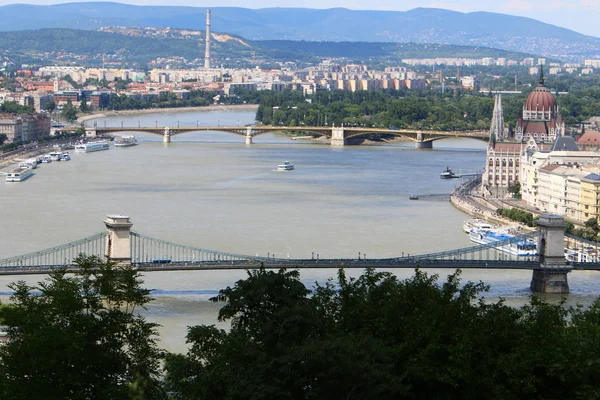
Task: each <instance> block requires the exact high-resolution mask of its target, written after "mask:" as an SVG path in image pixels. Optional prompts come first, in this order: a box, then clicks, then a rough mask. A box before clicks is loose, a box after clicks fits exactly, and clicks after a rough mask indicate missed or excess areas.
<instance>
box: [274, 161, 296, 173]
mask: <svg viewBox="0 0 600 400" xmlns="http://www.w3.org/2000/svg"><path fill="white" fill-rule="evenodd" d="M293 169H294V164H292V163H290V162H289V161H284V162H283V164H279V165H278V166H277V171H291V170H293Z"/></svg>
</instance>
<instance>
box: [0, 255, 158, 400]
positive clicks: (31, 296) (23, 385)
mask: <svg viewBox="0 0 600 400" xmlns="http://www.w3.org/2000/svg"><path fill="white" fill-rule="evenodd" d="M75 264H76V265H77V267H78V270H77V271H76V272H75V273H74V274H70V273H69V274H67V272H66V270H64V269H61V270H56V271H54V272H52V273H51V274H50V277H49V278H48V279H47V280H45V281H43V282H40V283H39V284H38V285H36V286H29V285H27V284H26V283H25V282H23V281H20V282H16V283H13V284H11V285H10V288H11V289H12V290H13V291H14V294H13V295H12V296H11V303H12V306H11V307H3V308H0V319H3V324H4V325H5V326H6V330H7V332H8V336H9V341H8V343H6V345H4V346H1V347H0V398H2V399H15V400H18V399H35V398H44V399H57V400H58V399H127V398H138V399H161V398H166V396H164V392H163V391H162V390H161V389H160V385H159V383H158V378H159V373H160V359H161V356H162V353H161V351H160V350H159V348H158V347H157V344H156V340H157V337H156V326H157V325H156V324H153V323H149V322H147V321H145V319H144V318H143V317H142V316H140V315H139V314H138V313H137V310H138V309H139V308H140V307H144V305H145V304H147V303H148V302H149V301H150V296H149V293H150V292H149V290H148V289H145V288H143V287H142V286H141V285H142V282H141V280H140V278H139V275H138V273H136V272H135V271H134V270H132V269H131V268H130V267H121V266H117V265H115V264H113V263H111V262H104V261H102V260H101V259H99V258H98V257H95V256H85V255H81V256H79V257H78V258H77V259H76V260H75Z"/></svg>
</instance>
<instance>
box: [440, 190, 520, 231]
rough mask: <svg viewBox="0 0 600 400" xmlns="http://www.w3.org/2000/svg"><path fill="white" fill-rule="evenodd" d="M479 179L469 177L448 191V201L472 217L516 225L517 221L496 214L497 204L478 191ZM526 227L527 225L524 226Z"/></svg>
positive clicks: (500, 223)
mask: <svg viewBox="0 0 600 400" xmlns="http://www.w3.org/2000/svg"><path fill="white" fill-rule="evenodd" d="M479 182H480V180H479V179H471V180H468V181H466V182H464V183H461V184H460V185H458V186H457V187H456V188H455V189H454V190H453V191H452V193H450V202H451V203H452V205H453V206H454V207H456V208H457V209H459V210H461V211H462V212H464V213H466V214H468V215H470V216H471V217H473V218H481V219H485V220H486V221H489V222H492V223H494V224H497V225H516V224H518V223H517V222H515V221H513V220H510V219H508V218H504V217H503V216H501V215H498V213H496V211H497V210H498V208H499V207H498V205H497V204H494V203H492V202H490V201H488V200H487V199H485V198H484V197H483V196H481V195H480V194H479V193H478V189H477V188H478V187H479ZM525 228H527V227H525Z"/></svg>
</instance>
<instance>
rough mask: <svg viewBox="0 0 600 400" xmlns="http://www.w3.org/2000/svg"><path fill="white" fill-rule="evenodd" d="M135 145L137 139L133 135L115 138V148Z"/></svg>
mask: <svg viewBox="0 0 600 400" xmlns="http://www.w3.org/2000/svg"><path fill="white" fill-rule="evenodd" d="M135 145H137V139H136V138H135V136H133V135H127V136H117V137H115V147H130V146H135Z"/></svg>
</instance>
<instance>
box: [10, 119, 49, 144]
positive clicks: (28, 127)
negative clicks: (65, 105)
mask: <svg viewBox="0 0 600 400" xmlns="http://www.w3.org/2000/svg"><path fill="white" fill-rule="evenodd" d="M50 125H51V122H50V117H49V116H48V115H46V114H34V115H16V114H9V113H2V114H0V134H4V135H6V137H7V142H9V143H15V142H25V141H30V140H37V139H39V138H40V137H42V136H49V135H50Z"/></svg>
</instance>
